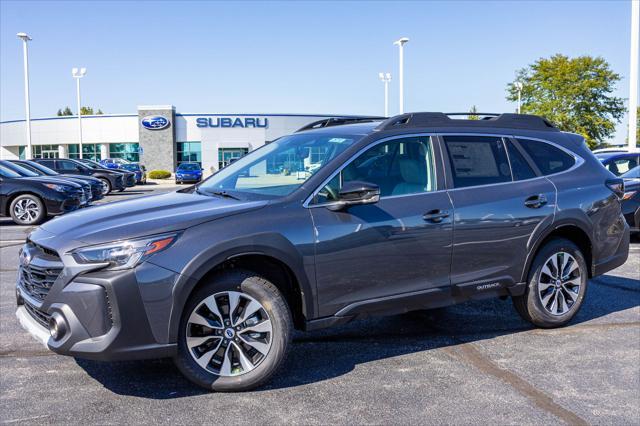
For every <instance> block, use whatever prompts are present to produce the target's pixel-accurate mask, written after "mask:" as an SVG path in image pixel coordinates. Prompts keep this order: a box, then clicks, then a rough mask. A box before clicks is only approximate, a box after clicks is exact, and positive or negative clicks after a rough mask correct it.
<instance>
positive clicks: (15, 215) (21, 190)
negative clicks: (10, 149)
mask: <svg viewBox="0 0 640 426" xmlns="http://www.w3.org/2000/svg"><path fill="white" fill-rule="evenodd" d="M0 163H1V162H0ZM84 196H85V195H84V192H83V190H82V187H80V185H78V184H75V183H73V182H61V181H60V180H59V179H51V178H43V177H40V176H39V177H37V178H34V177H22V176H20V175H19V174H18V173H16V172H14V171H13V170H11V169H10V168H8V167H6V165H4V164H0V216H10V217H11V219H13V221H14V222H15V223H16V224H18V225H37V224H39V223H41V222H42V221H43V220H44V219H45V218H46V217H47V216H55V215H60V214H63V213H68V212H71V211H74V210H76V209H79V208H80V207H81V205H82V203H83V200H84Z"/></svg>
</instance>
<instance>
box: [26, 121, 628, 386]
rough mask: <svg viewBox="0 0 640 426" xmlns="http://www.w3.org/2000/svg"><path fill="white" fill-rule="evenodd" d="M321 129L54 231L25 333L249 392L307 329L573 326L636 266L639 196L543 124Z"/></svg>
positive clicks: (29, 283) (36, 254) (29, 271)
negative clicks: (627, 216) (451, 316)
mask: <svg viewBox="0 0 640 426" xmlns="http://www.w3.org/2000/svg"><path fill="white" fill-rule="evenodd" d="M329 124H331V123H329ZM333 124H339V123H333ZM313 127H321V128H318V129H312V130H304V131H300V132H297V133H295V134H293V135H291V136H287V137H283V138H281V139H279V140H277V141H275V142H272V143H270V144H267V145H265V146H264V147H262V148H260V149H258V150H256V151H254V152H252V153H250V154H248V155H247V156H245V157H244V158H242V159H240V160H238V161H237V162H235V163H233V164H231V165H229V166H228V167H226V168H224V169H222V170H220V171H219V172H218V173H216V174H215V175H213V176H211V177H210V178H209V179H207V180H205V181H203V182H201V183H199V184H197V185H195V186H192V187H189V188H185V189H181V190H179V191H176V192H172V193H168V194H161V195H155V196H147V197H142V198H138V199H134V200H130V201H124V202H116V203H111V204H106V205H103V206H98V207H93V208H91V209H84V210H82V211H79V212H76V213H73V214H70V215H65V216H63V217H60V218H57V219H54V220H52V221H50V222H48V223H46V224H44V225H42V226H41V227H39V228H37V229H36V230H34V231H33V232H32V233H31V234H30V236H29V238H28V240H27V243H26V244H25V245H24V247H23V248H22V250H21V255H20V266H19V273H18V279H17V299H18V309H17V316H18V319H19V321H20V323H21V324H22V325H23V326H24V328H26V329H27V330H28V331H29V332H31V333H32V334H33V335H35V336H36V337H38V338H39V339H41V340H42V341H43V342H44V343H45V344H46V346H47V347H48V348H49V349H50V350H52V351H54V352H56V353H59V354H64V355H71V356H75V357H79V358H89V359H97V360H121V359H143V358H158V357H172V358H174V359H175V362H176V364H177V366H178V367H179V369H180V370H181V371H182V372H183V373H184V375H185V376H186V377H187V378H189V379H190V380H191V381H193V382H194V383H196V384H198V385H200V386H203V387H205V388H208V389H213V390H224V391H234V390H246V389H250V388H254V387H256V386H258V385H260V384H262V383H264V382H265V381H266V380H268V379H269V378H270V377H271V376H272V375H273V374H274V373H275V372H276V370H277V369H278V367H279V366H280V365H281V364H282V363H283V361H284V360H285V356H286V354H287V350H288V349H289V344H290V339H291V334H292V330H293V329H294V328H295V329H301V330H313V329H318V328H321V327H328V326H332V325H336V324H342V323H345V322H348V321H352V320H354V319H357V318H360V317H363V316H367V315H379V314H396V313H402V312H407V311H411V310H419V309H428V308H434V307H441V306H446V305H452V304H455V303H460V302H463V301H466V300H469V299H482V298H489V297H504V296H511V297H512V299H513V304H514V307H515V309H516V311H517V312H518V313H519V314H520V315H521V316H522V317H523V318H524V319H526V320H527V321H529V322H531V323H532V324H534V325H536V326H538V327H558V326H562V325H564V324H566V323H567V322H569V321H570V320H571V319H572V317H573V316H574V315H575V314H576V312H577V311H578V310H579V309H580V306H581V305H582V303H583V302H584V298H585V295H586V291H587V287H588V280H589V278H591V277H594V276H596V275H600V274H603V273H605V272H606V271H609V270H611V269H612V268H615V267H617V266H619V265H621V264H623V263H624V262H625V260H626V259H627V255H628V244H629V229H628V227H627V225H626V223H625V220H624V218H623V216H622V214H621V210H620V197H621V196H622V195H623V194H624V187H623V183H622V181H621V180H619V179H617V178H616V177H615V176H613V175H612V174H611V173H610V172H609V171H607V170H605V169H604V168H603V167H602V165H601V164H600V162H599V161H598V160H597V159H596V158H595V157H594V156H593V155H592V154H591V152H590V151H589V150H588V148H587V146H586V145H585V143H584V140H583V139H582V138H581V137H580V136H578V135H575V134H569V133H563V132H560V131H559V130H558V129H557V128H555V127H554V126H553V125H552V124H550V123H549V122H548V121H546V120H545V119H543V118H540V117H536V116H527V115H514V114H502V115H499V116H490V117H488V119H485V120H461V119H453V118H451V117H450V116H447V115H445V114H442V113H413V114H404V115H400V116H396V117H393V118H390V119H387V120H384V121H377V122H365V123H352V124H346V125H326V126H325V127H323V126H322V125H321V126H313Z"/></svg>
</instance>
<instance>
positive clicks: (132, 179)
mask: <svg viewBox="0 0 640 426" xmlns="http://www.w3.org/2000/svg"><path fill="white" fill-rule="evenodd" d="M78 161H79V162H81V163H82V164H84V165H85V166H87V167H91V168H92V169H94V170H111V171H112V172H116V173H122V176H124V184H125V186H126V187H127V188H130V187H132V186H136V174H135V173H134V172H129V171H127V170H122V169H111V168H109V167H107V166H103V165H102V164H100V163H98V162H97V161H93V160H89V159H86V158H81V159H79V160H78Z"/></svg>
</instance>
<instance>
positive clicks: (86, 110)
mask: <svg viewBox="0 0 640 426" xmlns="http://www.w3.org/2000/svg"><path fill="white" fill-rule="evenodd" d="M80 115H93V108H91V107H86V106H83V107H82V108H80Z"/></svg>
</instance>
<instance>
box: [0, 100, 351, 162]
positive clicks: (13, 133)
mask: <svg viewBox="0 0 640 426" xmlns="http://www.w3.org/2000/svg"><path fill="white" fill-rule="evenodd" d="M332 117H345V116H342V115H323V114H320V115H301V114H182V113H177V112H176V110H175V108H174V107H173V106H171V105H150V106H139V107H138V113H137V114H105V115H92V116H82V147H80V141H79V140H78V118H77V117H76V116H69V117H51V118H37V119H32V120H31V143H32V156H33V157H36V158H80V152H82V158H89V159H95V160H100V159H105V158H124V159H127V160H129V161H136V162H137V161H139V162H141V163H142V164H145V166H146V167H147V169H148V170H156V169H163V170H169V171H174V170H175V168H176V166H177V165H178V164H180V163H182V162H198V163H200V164H201V165H202V167H203V168H204V169H205V170H206V171H207V172H214V171H216V170H219V169H220V168H221V167H224V166H225V165H227V164H228V163H229V162H230V161H233V160H234V159H237V158H239V157H241V156H243V155H244V154H246V153H247V152H249V151H252V150H254V149H256V148H259V147H261V146H262V145H264V144H266V143H269V142H271V141H273V140H275V139H278V138H279V137H282V136H284V135H288V134H291V133H294V132H295V131H296V130H298V129H300V128H301V127H304V126H305V125H308V124H310V123H312V122H315V121H318V120H323V119H327V118H332ZM353 117H354V118H355V117H356V116H353ZM25 127H26V125H25V121H24V120H15V121H4V122H0V158H1V159H17V158H25V152H26V145H27V137H26V129H25Z"/></svg>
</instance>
